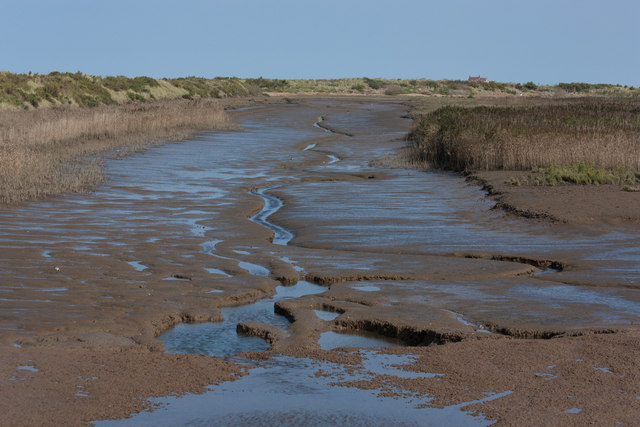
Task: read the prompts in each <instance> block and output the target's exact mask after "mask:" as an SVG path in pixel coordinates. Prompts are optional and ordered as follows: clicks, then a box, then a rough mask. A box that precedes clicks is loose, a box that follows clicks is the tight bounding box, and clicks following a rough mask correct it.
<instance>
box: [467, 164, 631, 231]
mask: <svg viewBox="0 0 640 427" xmlns="http://www.w3.org/2000/svg"><path fill="white" fill-rule="evenodd" d="M520 175H522V172H521V171H492V172H474V173H473V174H472V175H470V178H471V179H474V180H477V181H479V182H481V183H482V184H483V185H484V186H485V188H486V189H487V190H488V191H489V194H490V195H491V196H494V197H495V198H496V199H497V200H498V204H497V207H499V208H503V209H505V210H507V211H509V212H512V213H514V214H516V215H520V216H524V217H528V218H542V219H547V220H551V221H561V222H566V223H572V224H599V223H604V224H620V223H632V224H639V223H640V192H629V191H624V190H623V189H622V187H621V186H620V185H614V184H605V185H575V184H564V185H555V186H543V185H529V184H525V185H519V186H514V185H510V184H507V183H505V181H506V180H508V179H509V178H513V177H518V176H520Z"/></svg>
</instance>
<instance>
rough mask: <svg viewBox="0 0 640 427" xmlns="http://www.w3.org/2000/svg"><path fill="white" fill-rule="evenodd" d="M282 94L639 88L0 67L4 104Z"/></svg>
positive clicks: (631, 93) (621, 92)
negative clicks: (42, 70) (127, 73)
mask: <svg viewBox="0 0 640 427" xmlns="http://www.w3.org/2000/svg"><path fill="white" fill-rule="evenodd" d="M263 93H280V94H301V93H313V94H354V95H424V96H453V97H466V98H473V97H476V96H477V97H483V96H510V95H517V96H520V95H526V96H537V97H557V96H567V95H589V96H625V97H639V96H640V89H638V88H634V87H626V86H620V85H608V84H595V85H594V84H586V83H560V84H559V85H557V86H537V85H535V84H534V83H532V82H528V83H500V82H493V81H488V82H469V81H466V80H430V79H380V78H368V77H363V78H345V79H330V80H277V79H263V78H258V79H239V78H235V77H230V78H226V77H216V78H213V79H205V78H199V77H186V78H177V79H153V78H150V77H135V78H129V77H124V76H117V77H112V76H110V77H100V76H90V75H87V74H82V73H80V72H77V73H59V72H52V73H49V74H46V75H45V74H13V73H9V72H0V108H4V109H33V108H38V107H43V106H44V107H46V106H51V105H59V104H63V105H77V106H81V107H95V106H98V105H114V104H123V103H128V102H145V101H150V100H160V99H177V98H187V99H198V98H228V97H237V96H254V95H260V94H263Z"/></svg>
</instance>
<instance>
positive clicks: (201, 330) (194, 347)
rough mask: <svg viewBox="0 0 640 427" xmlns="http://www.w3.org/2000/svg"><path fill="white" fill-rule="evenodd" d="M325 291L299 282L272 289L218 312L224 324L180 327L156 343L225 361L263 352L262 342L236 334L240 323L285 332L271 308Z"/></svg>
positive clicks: (171, 350) (174, 350) (283, 322)
mask: <svg viewBox="0 0 640 427" xmlns="http://www.w3.org/2000/svg"><path fill="white" fill-rule="evenodd" d="M326 290H327V288H325V287H322V286H319V285H315V284H313V283H310V282H305V281H299V282H298V283H297V284H296V285H295V286H276V295H274V297H273V298H267V299H263V300H260V301H257V302H255V303H253V304H248V305H243V306H240V307H227V308H223V309H222V316H223V318H224V321H222V322H216V323H198V324H185V323H180V324H178V325H176V326H175V327H174V328H173V329H171V330H169V331H167V332H166V333H165V334H164V335H162V336H160V337H159V338H158V339H159V340H160V341H162V342H163V343H164V345H165V348H166V351H167V352H168V353H191V354H193V353H195V354H208V355H211V356H218V357H227V356H231V355H234V354H237V353H241V352H244V351H264V350H267V349H268V348H269V344H267V343H266V342H265V341H264V340H263V339H261V338H257V337H246V336H242V335H238V334H237V333H236V326H237V324H238V323H240V322H263V323H267V324H269V325H274V326H277V327H279V328H281V329H286V328H288V327H289V325H290V324H291V323H290V322H289V321H288V320H287V319H286V318H285V317H284V316H280V315H278V314H276V313H275V312H274V311H273V304H274V303H275V302H277V301H280V300H283V299H287V298H297V297H301V296H304V295H312V294H319V293H322V292H325V291H326Z"/></svg>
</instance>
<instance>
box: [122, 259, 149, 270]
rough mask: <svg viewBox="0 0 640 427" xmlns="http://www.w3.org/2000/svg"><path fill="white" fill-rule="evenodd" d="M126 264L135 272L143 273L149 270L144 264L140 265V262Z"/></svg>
mask: <svg viewBox="0 0 640 427" xmlns="http://www.w3.org/2000/svg"><path fill="white" fill-rule="evenodd" d="M127 264H129V265H130V266H131V267H133V268H135V269H136V271H144V270H146V269H147V268H149V267H147V266H146V265H144V264H140V262H138V261H127Z"/></svg>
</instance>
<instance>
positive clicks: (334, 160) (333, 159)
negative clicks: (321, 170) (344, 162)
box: [327, 154, 340, 165]
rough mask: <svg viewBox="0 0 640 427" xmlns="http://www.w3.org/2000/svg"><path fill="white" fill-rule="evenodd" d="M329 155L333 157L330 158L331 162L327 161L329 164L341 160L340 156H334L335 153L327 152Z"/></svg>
mask: <svg viewBox="0 0 640 427" xmlns="http://www.w3.org/2000/svg"><path fill="white" fill-rule="evenodd" d="M327 156H328V157H329V158H330V159H331V160H329V163H327V164H328V165H332V164H334V163H337V162H339V161H340V157H337V156H334V155H333V154H327Z"/></svg>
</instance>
